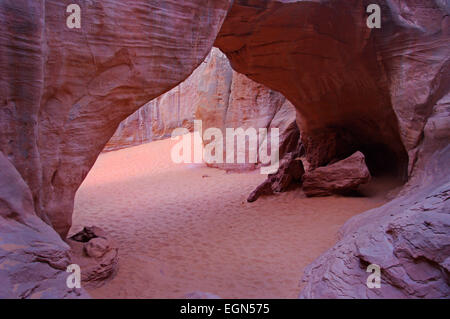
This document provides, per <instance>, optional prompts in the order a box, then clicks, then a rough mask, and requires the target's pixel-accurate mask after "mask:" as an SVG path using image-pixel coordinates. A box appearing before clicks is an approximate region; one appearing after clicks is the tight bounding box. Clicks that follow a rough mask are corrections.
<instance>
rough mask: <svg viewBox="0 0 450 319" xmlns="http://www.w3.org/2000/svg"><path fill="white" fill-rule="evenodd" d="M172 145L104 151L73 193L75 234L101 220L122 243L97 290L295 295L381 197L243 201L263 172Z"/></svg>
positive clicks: (123, 294)
mask: <svg viewBox="0 0 450 319" xmlns="http://www.w3.org/2000/svg"><path fill="white" fill-rule="evenodd" d="M174 143H175V142H174V141H171V140H164V141H157V142H153V143H150V144H145V145H141V146H137V147H133V148H129V149H125V150H120V151H116V152H110V153H106V154H102V155H101V156H100V157H99V159H98V160H97V162H96V164H95V166H94V168H93V169H92V171H91V172H90V173H89V176H88V177H87V179H86V181H85V182H84V183H83V185H82V187H81V188H80V190H79V191H78V193H77V197H76V202H75V214H74V226H73V228H72V233H73V232H76V231H78V230H80V229H81V228H82V227H83V226H91V225H97V226H100V227H102V228H103V229H105V230H106V231H107V232H109V234H110V235H111V236H112V237H113V238H115V239H116V240H117V241H118V242H119V245H120V269H119V272H118V274H117V276H116V277H115V278H114V279H112V280H111V281H109V282H108V283H107V284H105V285H104V286H103V287H101V288H98V289H95V290H91V291H90V293H91V295H92V296H93V297H95V298H183V297H184V296H185V295H186V294H187V293H190V292H193V291H203V292H209V293H213V294H216V295H219V296H221V297H222V298H296V297H297V295H298V293H299V290H300V289H299V280H300V278H301V276H302V273H303V270H304V268H305V267H306V266H307V265H308V264H309V263H311V262H312V261H313V260H314V259H316V258H317V257H318V256H319V255H320V254H322V253H323V252H325V251H326V250H327V249H328V248H330V247H331V246H332V245H333V244H334V243H335V242H336V240H337V232H338V229H339V228H340V227H341V226H342V225H343V224H344V223H345V221H347V220H348V219H349V218H350V217H352V216H354V215H356V214H358V213H361V212H363V211H365V210H368V209H371V208H373V207H377V206H380V205H381V204H383V203H384V202H385V199H384V197H383V196H380V194H379V193H377V194H376V196H372V197H369V198H367V197H359V198H356V197H354V198H345V197H338V196H336V197H327V198H305V196H304V194H303V193H302V191H301V190H297V191H291V192H288V193H285V194H281V195H277V196H272V197H267V198H261V199H259V200H258V201H257V202H255V203H252V204H249V203H247V202H246V198H247V196H248V194H249V193H250V192H251V191H252V190H253V189H254V188H255V187H256V186H257V185H258V184H259V183H260V182H262V181H263V180H264V179H265V176H264V175H260V174H259V171H256V172H252V173H242V174H227V173H225V172H224V171H221V170H217V169H211V168H207V167H205V166H203V165H198V164H178V165H177V164H173V163H172V161H171V160H170V149H171V147H172V145H173V144H174ZM205 175H207V176H208V177H206V176H205ZM374 189H376V188H374Z"/></svg>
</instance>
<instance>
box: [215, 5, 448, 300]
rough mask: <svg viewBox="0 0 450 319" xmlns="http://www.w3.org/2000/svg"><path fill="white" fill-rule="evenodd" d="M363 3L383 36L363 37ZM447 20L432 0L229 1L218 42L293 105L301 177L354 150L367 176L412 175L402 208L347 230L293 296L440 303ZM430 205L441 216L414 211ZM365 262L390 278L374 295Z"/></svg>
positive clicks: (368, 32) (444, 285)
mask: <svg viewBox="0 0 450 319" xmlns="http://www.w3.org/2000/svg"><path fill="white" fill-rule="evenodd" d="M371 3H376V4H379V5H380V7H381V9H382V17H383V21H382V27H381V29H369V28H367V25H366V18H367V14H366V13H365V11H366V7H367V5H368V4H371ZM449 12H450V4H449V3H448V2H445V1H438V0H436V1H434V0H427V1H421V2H418V1H412V0H402V1H377V0H375V1H357V0H349V1H339V0H329V1H281V0H280V1H260V2H259V1H254V2H252V3H251V4H249V3H248V1H244V0H237V1H235V2H234V5H233V7H232V10H231V11H230V13H229V15H228V17H227V19H226V22H225V23H224V25H223V27H222V29H221V32H220V34H219V36H218V38H217V40H216V42H215V45H216V46H217V47H219V48H220V49H221V50H222V51H223V52H224V53H225V54H227V56H228V58H229V59H230V62H231V65H232V66H233V68H234V69H235V70H236V71H238V72H241V73H243V74H245V75H247V76H248V77H249V78H251V79H253V80H255V81H256V82H259V83H263V84H265V85H267V86H268V87H269V88H271V89H274V90H277V91H279V92H281V93H282V94H283V95H284V96H286V98H288V99H289V100H290V101H291V102H292V103H293V104H294V106H295V107H296V109H297V111H298V112H299V115H300V116H299V121H300V128H301V139H302V142H303V144H304V146H305V149H306V158H307V161H308V162H309V164H310V169H311V170H312V169H315V168H317V167H319V166H326V165H328V164H330V163H331V162H332V161H334V160H335V159H339V158H345V157H348V156H350V155H351V154H353V153H354V152H356V151H358V150H360V151H361V152H362V153H363V154H364V155H365V157H366V161H367V166H368V167H369V170H370V171H371V173H372V174H373V175H377V174H379V173H387V172H389V171H390V173H391V174H392V173H395V174H397V175H398V176H401V177H403V178H406V177H409V178H410V181H409V183H408V187H407V188H405V193H404V196H403V197H402V198H401V199H397V200H394V201H393V202H391V203H389V204H387V205H385V206H383V207H380V208H378V209H375V210H372V211H370V212H367V213H365V214H363V215H361V216H358V217H355V218H353V219H352V220H350V221H349V222H348V224H349V225H354V226H353V227H352V228H351V230H350V228H349V227H344V230H343V238H342V239H341V240H340V241H339V243H338V244H337V245H336V246H335V247H333V248H332V249H331V250H330V251H328V252H327V253H325V254H324V255H323V256H322V257H320V258H319V260H317V261H316V262H314V263H313V264H312V265H311V266H310V267H309V269H308V270H307V271H306V275H305V281H304V284H306V285H305V286H304V289H303V291H302V293H301V296H302V297H316V298H323V297H359V298H372V297H389V296H393V295H395V296H401V297H447V298H448V297H449V295H450V292H449V290H448V287H449V285H448V271H447V270H446V268H445V267H446V265H447V263H448V261H446V260H447V259H446V258H447V257H448V252H447V247H448V245H449V244H450V241H449V239H448V234H449V229H448V221H447V220H448V212H449V209H448V207H447V206H448V205H447V199H448V197H447V195H446V194H447V191H446V189H447V186H446V185H448V176H449V174H448V172H447V171H446V168H444V166H445V167H448V165H446V164H445V163H446V162H448V152H449V150H448V141H449V127H450V126H449V123H448V102H446V101H448V98H446V97H445V96H446V95H447V93H448V92H449V91H450V79H449V76H450V69H449V68H450V63H449V54H450V41H449V40H450V32H449V31H450V29H449V27H450V26H449V22H448V21H449V20H448V16H449ZM444 139H446V142H443V141H444ZM386 163H388V164H386ZM429 198H435V199H436V202H435V204H434V205H435V208H433V211H435V212H439V213H436V214H434V213H432V212H431V213H430V214H429V215H426V213H427V212H428V210H427V209H424V210H423V212H424V214H420V211H421V210H420V209H419V210H417V209H416V210H415V209H414V207H416V206H415V205H418V204H419V203H421V202H426V201H427V199H429ZM438 198H445V199H444V200H438ZM411 212H414V214H413V215H410V214H411ZM372 217H373V218H372ZM410 217H411V218H410ZM397 218H398V220H397ZM408 218H410V221H409V223H408V225H407V224H406V223H405V221H406V220H408ZM424 218H430V221H429V222H430V223H431V225H434V226H427V227H428V228H427V229H424V226H423V225H424V224H423V223H424V222H425V220H424ZM357 221H360V222H357ZM389 225H392V226H393V228H392V227H391V226H389ZM390 227H391V228H392V229H395V231H388V230H389V229H391V228H390ZM406 229H408V231H410V232H411V231H412V229H416V230H417V231H415V232H414V233H415V239H414V243H415V244H414V245H413V246H415V248H414V247H412V246H411V245H409V244H408V245H406V243H407V240H406V238H407V236H406ZM394 233H395V234H396V235H395V236H400V237H401V236H403V239H399V240H397V239H392V238H393V237H392V236H393V234H394ZM398 234H401V235H398ZM397 238H399V237H397ZM408 238H409V237H408ZM393 240H394V241H393ZM426 247H428V248H426ZM422 248H423V249H422ZM435 248H438V249H435ZM367 262H374V263H376V262H378V263H379V264H380V266H382V269H384V271H385V272H387V275H386V276H385V278H384V279H383V280H384V282H383V284H384V288H382V290H369V289H368V288H367V286H366V284H365V282H366V278H367V275H368V274H367V273H366V272H365V270H366V269H365V266H366V265H367ZM410 275H411V277H409V276H410ZM383 284H382V285H383Z"/></svg>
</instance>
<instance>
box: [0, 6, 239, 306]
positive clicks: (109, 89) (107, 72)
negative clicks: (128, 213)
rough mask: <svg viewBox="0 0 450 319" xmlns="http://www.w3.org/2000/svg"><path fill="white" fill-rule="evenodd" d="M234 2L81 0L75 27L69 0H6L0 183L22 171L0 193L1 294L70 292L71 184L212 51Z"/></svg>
mask: <svg viewBox="0 0 450 319" xmlns="http://www.w3.org/2000/svg"><path fill="white" fill-rule="evenodd" d="M229 2H230V1H228V0H217V1H206V0H205V1H203V0H200V1H192V0H186V1H172V0H168V1H140V0H133V1H127V3H126V5H123V2H122V1H115V0H105V1H87V2H86V1H85V2H82V3H81V4H80V6H81V10H82V27H81V29H69V28H67V27H66V18H67V14H66V7H67V6H68V5H69V4H70V3H71V2H70V1H59V0H46V1H34V0H33V1H32V0H20V1H17V0H5V1H1V3H0V20H1V21H2V23H1V25H0V34H1V36H0V47H1V50H0V103H1V105H2V107H1V110H0V131H1V132H2V134H1V135H0V151H1V152H2V154H3V155H2V161H3V162H8V163H9V164H8V165H9V166H7V167H6V166H2V170H1V174H2V179H1V182H2V183H3V182H4V181H5V180H4V179H3V176H5V175H7V174H13V175H14V182H15V184H12V183H7V184H2V187H1V189H2V192H4V193H3V194H2V195H1V196H0V199H1V201H2V203H4V204H3V205H2V206H1V207H0V209H1V212H2V214H1V215H2V217H1V218H2V219H5V220H6V221H1V223H0V225H1V226H0V227H1V231H0V238H1V240H2V241H4V243H5V245H6V246H3V247H4V248H5V249H6V248H7V250H1V251H2V253H1V255H0V257H1V258H0V263H6V264H3V267H2V270H0V271H1V272H2V274H1V277H2V285H1V286H2V287H1V288H0V289H1V295H2V297H3V298H8V297H13V298H16V297H23V298H25V297H35V296H37V297H65V296H69V293H67V288H66V287H65V279H66V277H67V274H66V273H64V270H63V268H64V266H65V265H66V264H68V263H69V262H70V258H69V257H68V256H69V254H68V253H69V247H68V246H67V244H65V243H64V242H63V241H61V239H60V238H59V236H58V235H57V233H58V234H59V235H60V236H61V237H62V238H65V237H66V235H67V233H68V231H69V229H70V226H71V223H72V212H73V202H74V197H75V192H76V190H77V189H78V187H79V186H80V184H81V183H82V181H83V180H84V178H85V176H86V175H87V173H88V172H89V170H90V168H91V167H92V165H93V164H94V162H95V160H96V158H97V156H98V155H99V154H100V152H101V151H102V149H103V147H104V146H105V144H106V143H107V142H108V140H109V139H110V138H111V136H112V135H113V134H114V132H115V130H116V128H117V126H118V125H119V123H120V122H121V121H122V120H124V119H125V118H126V117H128V116H129V115H130V114H132V113H133V112H135V111H136V110H137V109H138V108H139V107H141V106H142V105H144V104H145V103H147V102H148V101H150V100H152V99H154V98H156V97H158V96H159V95H161V94H162V93H165V92H166V91H168V90H170V89H171V88H173V87H175V86H176V85H177V84H179V83H180V82H181V81H183V80H185V79H186V78H187V77H188V76H189V75H190V74H191V73H192V71H193V70H194V69H195V68H196V67H197V66H198V65H199V64H200V63H201V62H202V61H203V60H204V59H205V57H206V55H207V54H208V52H209V51H210V50H211V47H212V44H213V42H214V39H215V38H216V35H217V32H218V30H219V28H220V26H221V24H222V22H223V20H224V18H225V15H226V13H227V12H228V9H229ZM199 21H208V23H199ZM2 165H3V164H2ZM4 165H6V164H4ZM3 167H6V168H5V169H3ZM17 197H19V198H17ZM20 197H22V198H24V199H23V200H22V199H20ZM16 200H20V202H17V203H16V202H15V201H16ZM13 203H14V205H17V204H18V203H26V207H14V206H11V205H12V204H13ZM20 205H22V204H20ZM18 209H19V210H20V211H18ZM39 218H40V219H39ZM43 221H44V222H45V223H47V225H46V224H45V223H44V222H43ZM49 225H50V226H49ZM55 230H56V232H55ZM8 264H10V266H7V265H8ZM61 279H64V280H61ZM50 281H51V283H50Z"/></svg>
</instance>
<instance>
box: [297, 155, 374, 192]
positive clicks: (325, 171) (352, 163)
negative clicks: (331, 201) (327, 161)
mask: <svg viewBox="0 0 450 319" xmlns="http://www.w3.org/2000/svg"><path fill="white" fill-rule="evenodd" d="M370 178H371V176H370V172H369V169H368V168H367V166H366V163H365V157H364V155H363V154H362V153H361V152H356V153H355V154H353V155H352V156H350V157H348V158H346V159H344V160H341V161H339V162H336V163H334V164H331V165H328V166H324V167H319V168H316V169H314V170H312V171H309V172H307V173H306V174H305V176H304V178H303V190H304V192H305V194H306V196H328V195H332V194H344V193H348V192H350V191H354V190H356V189H357V188H358V186H359V185H361V184H366V183H368V182H369V181H370Z"/></svg>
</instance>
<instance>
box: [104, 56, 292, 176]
mask: <svg viewBox="0 0 450 319" xmlns="http://www.w3.org/2000/svg"><path fill="white" fill-rule="evenodd" d="M194 120H201V121H202V129H203V132H204V131H205V130H207V129H208V128H218V129H220V130H221V131H222V132H223V135H225V133H226V128H243V129H244V130H246V129H248V128H255V129H256V130H258V129H260V128H266V129H269V130H270V129H271V128H278V129H280V135H281V145H282V149H281V156H283V154H284V150H285V148H286V146H285V144H286V141H287V140H288V139H289V138H290V137H291V136H292V135H295V136H296V138H298V130H297V129H296V125H295V121H296V112H295V108H294V106H293V105H292V104H291V103H290V102H289V101H288V100H287V99H286V98H285V97H284V96H283V95H282V94H280V93H278V92H275V91H273V90H271V89H269V88H267V87H266V86H264V85H263V84H259V83H256V82H254V81H252V80H250V79H249V78H248V77H246V76H245V75H242V74H239V73H237V72H235V71H233V69H232V68H231V65H230V63H229V61H228V59H227V57H226V56H225V55H224V54H223V53H222V52H221V51H220V50H219V49H217V48H213V49H212V50H211V52H210V54H209V55H208V57H207V58H206V59H205V61H204V62H203V63H202V64H201V65H200V66H199V67H198V68H197V69H196V70H195V71H194V72H193V73H192V75H191V76H189V78H187V79H186V80H185V81H184V82H182V83H180V84H179V85H178V86H177V87H175V88H173V89H172V90H170V91H169V92H167V93H165V94H163V95H161V96H159V97H157V98H156V99H154V100H152V101H150V102H148V103H147V104H145V105H144V106H143V107H141V108H140V109H139V110H138V111H136V112H135V113H133V114H132V115H130V116H129V117H128V118H127V119H125V120H124V121H122V122H121V123H120V125H119V127H118V129H117V131H116V133H115V134H114V136H113V137H112V138H111V140H110V141H109V142H108V144H107V145H106V147H105V151H111V150H116V149H120V148H125V147H129V146H133V145H139V144H143V143H147V142H150V141H153V140H159V139H164V138H168V137H170V136H171V134H172V131H173V130H174V129H176V128H179V127H185V128H188V129H189V130H190V131H193V129H194ZM203 132H202V133H203ZM208 142H209V141H205V143H206V144H207V143H208ZM224 143H226V140H224ZM225 156H226V155H225ZM225 156H224V157H225ZM211 166H214V167H218V168H225V169H229V170H242V169H252V168H256V167H257V163H249V159H248V157H247V158H246V160H245V163H241V164H237V163H232V164H223V165H220V164H213V165H211Z"/></svg>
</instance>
